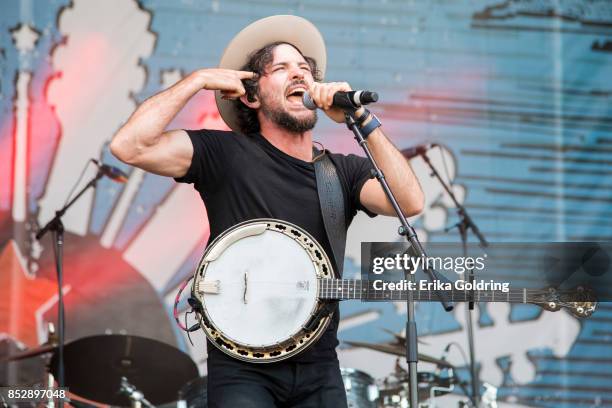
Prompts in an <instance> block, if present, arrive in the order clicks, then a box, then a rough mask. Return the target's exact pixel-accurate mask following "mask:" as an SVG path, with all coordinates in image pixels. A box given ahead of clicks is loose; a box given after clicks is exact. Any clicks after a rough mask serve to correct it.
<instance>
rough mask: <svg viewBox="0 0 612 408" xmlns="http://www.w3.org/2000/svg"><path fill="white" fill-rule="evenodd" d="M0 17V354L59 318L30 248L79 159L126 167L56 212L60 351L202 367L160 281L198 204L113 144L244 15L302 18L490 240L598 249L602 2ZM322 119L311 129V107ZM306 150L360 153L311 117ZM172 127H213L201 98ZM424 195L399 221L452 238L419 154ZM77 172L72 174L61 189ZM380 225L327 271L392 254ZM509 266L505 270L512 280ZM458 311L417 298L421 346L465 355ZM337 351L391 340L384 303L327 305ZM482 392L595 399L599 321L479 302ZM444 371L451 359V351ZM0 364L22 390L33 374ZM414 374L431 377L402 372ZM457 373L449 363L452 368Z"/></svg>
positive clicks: (42, 333) (380, 369) (23, 12)
mask: <svg viewBox="0 0 612 408" xmlns="http://www.w3.org/2000/svg"><path fill="white" fill-rule="evenodd" d="M0 7H1V8H2V9H1V11H0V282H1V284H0V333H2V336H3V338H4V340H3V341H4V347H3V350H4V351H6V350H7V349H12V348H14V346H18V347H34V346H36V345H38V344H39V343H41V342H42V341H44V340H45V338H46V330H47V328H46V327H47V326H46V322H49V321H55V319H56V301H57V297H56V292H57V289H56V286H55V270H54V264H53V250H52V245H51V240H50V237H46V238H45V239H44V240H43V241H42V242H41V243H38V242H36V241H35V240H34V239H33V232H34V231H35V229H36V225H42V224H44V223H46V222H47V221H48V220H49V219H50V218H51V217H52V216H53V214H54V211H55V210H56V209H58V208H60V207H61V206H62V205H63V204H64V203H65V201H66V200H67V198H68V197H69V195H70V193H71V191H74V190H73V189H74V188H75V186H76V184H77V182H78V181H79V180H80V184H79V185H78V186H76V188H77V189H78V188H80V187H81V186H82V185H83V184H84V183H85V182H86V181H87V180H88V179H89V178H91V177H92V175H93V174H94V172H95V169H94V167H93V166H92V165H89V166H87V163H88V160H89V159H91V158H96V159H98V160H102V161H104V162H106V163H109V164H111V165H115V166H118V167H120V168H121V169H123V170H124V171H126V172H127V173H128V174H129V181H128V182H127V183H126V184H116V183H113V182H112V181H109V180H107V179H104V180H101V181H100V182H99V184H98V186H97V188H96V189H95V191H89V192H88V193H86V194H85V195H84V196H83V197H82V199H81V200H80V201H79V202H78V203H77V204H76V205H75V206H74V207H73V208H71V209H70V211H69V212H68V213H67V214H66V216H65V217H64V221H65V225H66V230H67V234H66V251H65V252H66V253H65V282H64V293H65V300H66V307H67V312H66V315H67V325H66V328H67V337H68V340H75V339H78V338H82V337H85V336H89V335H95V334H102V333H127V334H134V335H140V336H145V337H150V338H155V339H158V340H161V341H164V342H166V343H168V344H171V345H174V346H176V347H178V348H180V349H182V350H184V351H186V352H188V353H190V354H191V356H192V357H193V359H194V360H195V361H196V362H197V363H198V364H199V365H200V367H201V369H202V373H204V372H205V364H204V363H205V360H206V352H205V350H204V339H203V335H202V334H200V333H194V334H193V336H192V337H193V340H194V346H191V345H190V344H189V343H188V342H187V341H186V338H185V337H184V336H183V335H182V333H180V332H179V331H178V330H177V328H176V326H175V324H174V322H173V319H172V317H171V307H172V303H173V298H174V296H175V294H176V291H177V287H178V285H179V284H180V283H181V282H182V281H183V280H185V279H186V278H187V277H188V276H189V275H190V274H191V273H192V270H193V268H194V266H195V264H196V262H197V260H198V258H199V257H200V255H201V253H202V251H203V249H204V247H205V244H206V241H207V238H208V233H209V231H208V224H207V218H206V211H205V207H204V205H203V204H202V203H201V201H200V198H199V196H198V195H197V193H196V192H195V191H194V190H193V188H192V187H191V186H189V185H177V184H175V183H174V182H173V181H172V180H171V179H167V178H163V177H159V176H155V175H152V174H147V173H145V172H143V171H141V170H138V169H134V168H130V167H129V166H126V165H124V164H122V163H120V162H118V161H117V160H115V159H114V158H113V157H112V156H111V154H110V153H109V150H108V143H109V141H110V139H111V137H112V135H113V133H114V132H115V131H116V130H117V129H118V128H119V126H121V124H122V123H123V122H124V121H125V120H126V119H127V118H128V117H129V115H130V113H131V112H132V111H133V110H134V109H135V108H136V106H137V105H138V104H139V103H140V102H142V101H143V100H144V99H146V98H147V97H149V96H150V95H152V94H154V93H156V92H158V91H160V90H161V89H164V88H166V87H168V86H170V85H172V84H173V83H175V82H176V81H178V80H179V79H180V78H181V77H183V76H185V75H186V74H188V73H189V72H191V71H193V70H195V69H198V68H201V67H214V66H216V64H217V62H218V59H219V57H220V55H221V53H222V51H223V49H224V47H225V45H226V43H227V42H228V41H229V40H230V39H231V38H232V36H233V35H234V34H235V33H236V32H238V31H239V30H240V29H241V28H242V27H244V26H245V25H247V24H248V23H250V22H251V21H254V20H256V19H258V18H261V17H265V16H268V15H273V14H295V15H299V16H303V17H306V18H308V19H310V20H311V21H313V22H314V23H315V24H316V25H317V27H318V28H319V29H320V30H321V32H322V33H323V35H324V37H325V39H326V42H327V46H328V56H329V61H328V67H329V71H328V75H327V78H326V79H327V80H329V81H348V82H349V83H350V84H351V85H352V86H353V87H354V88H362V89H371V90H376V91H378V92H379V94H380V102H379V103H378V104H376V105H375V106H374V107H373V108H372V110H373V111H374V112H375V113H376V114H377V115H378V116H379V117H380V118H381V120H382V121H383V123H384V129H385V131H386V133H387V134H388V135H389V136H390V137H391V139H392V140H393V141H394V143H395V144H396V145H397V146H398V147H400V148H406V147H409V146H412V145H415V144H417V143H432V142H436V143H439V144H440V145H441V148H440V149H434V150H431V151H430V153H429V154H430V157H431V159H432V161H433V162H434V164H435V165H436V166H437V167H438V168H439V169H441V171H442V173H443V175H444V177H445V178H446V179H447V180H449V181H450V182H452V184H453V189H454V191H455V192H456V193H457V194H458V196H459V198H460V200H461V201H462V202H463V203H464V204H465V205H466V206H467V208H468V209H469V211H470V212H471V214H472V216H473V218H474V219H475V221H476V222H477V223H478V225H479V226H480V227H481V229H482V231H483V233H484V234H485V235H486V237H487V238H488V239H489V240H490V241H518V242H530V241H584V240H610V239H611V238H612V222H611V220H612V210H611V203H612V193H611V191H612V180H611V177H610V176H611V175H612V170H611V168H612V167H611V166H610V165H611V164H612V135H611V131H612V108H611V106H612V105H611V104H610V98H611V92H612V88H611V85H610V78H612V3H610V2H609V1H607V0H589V1H579V0H566V1H555V0H523V1H520V0H472V1H468V0H458V1H451V2H449V1H443V0H435V1H388V0H376V1H350V0H349V1H343V2H327V1H313V2H306V1H303V2H302V1H291V2H285V1H276V0H270V1H265V2H263V1H262V2H257V1H246V0H232V1H220V0H213V1H208V0H206V1H204V0H202V1H199V0H183V1H173V0H165V1H163V0H143V1H134V0H105V1H96V0H73V1H68V0H48V1H45V2H42V1H33V0H22V1H17V0H8V1H3V2H2V4H1V6H0ZM322 116H323V115H322ZM320 122H321V123H320V124H319V126H318V127H317V130H316V132H315V138H316V139H317V140H319V141H320V142H321V143H323V144H324V145H325V147H326V148H328V149H331V150H333V151H338V152H344V153H359V148H358V146H357V145H356V144H355V142H354V141H353V139H352V138H351V137H350V135H349V133H348V132H347V130H346V128H345V127H344V126H340V125H336V124H332V123H331V122H330V121H329V120H327V119H326V118H322V119H321V121H320ZM171 127H173V128H218V129H225V125H224V123H223V122H222V121H221V120H220V118H219V115H218V112H217V110H216V107H215V104H214V100H213V95H212V93H210V92H200V93H199V94H198V95H197V96H196V97H194V98H193V99H192V100H191V101H190V102H189V104H188V105H187V106H186V107H185V109H183V111H182V112H181V113H180V114H179V115H178V117H177V118H176V119H175V120H174V122H173V123H172V125H171ZM412 165H413V168H414V169H415V171H416V172H417V174H418V176H419V178H420V180H421V183H422V185H423V187H424V189H425V191H426V194H427V202H426V208H425V211H424V212H423V214H422V215H420V216H418V217H416V218H415V219H414V221H415V222H416V224H417V226H418V227H419V231H420V232H421V236H422V239H423V240H428V241H452V242H457V241H458V236H457V231H456V230H452V231H449V232H445V227H448V226H451V225H453V224H454V223H456V222H457V215H456V213H455V211H454V210H453V206H452V205H451V203H450V200H449V198H448V197H447V196H446V195H445V194H444V193H443V191H442V189H441V187H440V185H438V183H437V182H436V181H435V180H434V179H432V178H431V177H430V175H429V171H428V170H427V169H426V167H425V165H424V163H423V162H422V160H421V159H420V158H417V159H413V160H412ZM80 176H82V177H81V178H79V177H80ZM397 225H398V223H397V221H396V220H394V219H393V218H386V217H377V218H374V219H372V220H370V219H368V218H367V217H365V216H359V217H357V218H356V219H355V221H354V222H353V225H352V227H351V230H350V238H349V243H348V248H347V254H346V255H347V256H346V276H347V277H352V276H354V275H357V273H358V268H359V242H360V241H363V240H365V241H377V240H395V239H396V238H397V237H396V235H395V231H396V228H397ZM517 274H520V268H517ZM463 310H464V309H463V308H462V307H457V308H456V310H455V311H454V312H453V313H450V314H447V313H444V312H443V311H442V309H441V308H440V306H439V305H436V304H419V305H418V310H417V317H418V328H419V333H420V335H421V338H422V339H423V340H424V341H425V342H426V343H425V344H423V345H422V346H421V348H420V351H421V352H424V353H429V354H432V355H434V356H440V355H441V354H442V352H443V349H444V347H446V345H447V344H449V343H450V342H457V343H459V344H460V345H462V347H463V348H464V349H466V341H465V339H466V332H465V330H464V324H465V318H464V311H463ZM341 312H342V324H341V328H340V333H339V335H340V339H341V340H360V341H370V342H385V341H391V340H392V336H391V335H390V334H389V333H388V332H386V331H384V330H383V329H388V330H391V331H394V332H399V331H401V330H402V329H403V327H404V325H403V322H404V318H405V311H404V306H403V305H402V304H394V303H374V304H367V303H360V302H352V303H351V302H346V303H345V304H343V305H342V308H341ZM474 317H475V320H476V328H475V336H476V354H477V359H478V364H479V369H480V376H481V378H482V380H484V381H486V382H488V383H490V384H493V385H495V386H498V387H500V388H499V398H500V399H502V400H504V401H506V402H507V403H512V404H514V403H516V404H520V405H524V406H546V407H577V406H585V407H586V406H611V405H612V341H611V338H612V329H611V327H612V326H611V322H612V307H610V306H608V305H606V304H602V305H600V307H599V309H598V311H597V312H596V314H595V315H594V316H593V317H592V318H590V319H588V320H585V321H578V320H576V319H575V318H573V317H571V316H570V315H569V314H568V313H566V312H563V311H561V312H557V313H548V312H542V311H541V310H540V309H539V308H537V307H534V306H521V307H518V306H516V307H510V306H509V305H506V304H496V305H495V306H493V305H491V304H489V305H484V304H483V305H480V307H479V308H477V310H476V311H475V313H474ZM340 359H341V363H342V365H344V366H347V367H354V368H358V369H361V370H363V371H366V372H369V373H370V374H372V375H374V376H375V377H379V378H380V377H382V376H384V375H386V374H388V373H389V372H390V371H392V369H393V366H394V363H395V359H394V358H393V357H391V356H386V355H381V354H377V353H375V352H369V351H366V350H364V349H353V348H349V347H346V346H345V345H343V346H342V348H341V349H340ZM448 359H449V360H450V361H452V362H453V363H456V364H457V365H459V366H463V365H464V360H463V358H462V357H461V353H460V352H459V351H458V349H456V348H451V351H450V353H449V355H448ZM8 368H9V369H8V370H6V367H3V371H4V377H3V380H2V381H3V382H16V381H17V382H19V381H21V382H22V383H23V382H28V381H33V377H36V375H38V374H36V373H37V370H39V369H42V368H41V367H39V365H37V363H36V362H26V363H22V364H21V365H11V366H9V367H8ZM420 369H421V370H428V369H429V370H432V367H428V366H427V365H420ZM462 375H463V376H465V370H462Z"/></svg>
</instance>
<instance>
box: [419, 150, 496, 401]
mask: <svg viewBox="0 0 612 408" xmlns="http://www.w3.org/2000/svg"><path fill="white" fill-rule="evenodd" d="M421 157H422V158H423V160H424V161H425V163H426V164H427V166H429V168H430V169H431V175H432V176H433V177H435V178H436V179H437V180H438V182H439V183H440V185H441V186H442V187H443V188H444V190H445V191H446V193H447V194H448V195H449V197H450V198H451V200H453V203H454V204H455V208H456V209H457V215H458V216H459V222H458V223H457V224H455V225H453V226H452V227H450V228H447V229H446V231H447V232H448V231H449V230H451V229H452V228H455V227H457V229H458V230H459V235H460V237H461V245H462V248H463V256H464V257H467V252H468V250H467V233H468V230H470V229H471V230H472V232H473V233H474V235H475V236H476V238H478V241H479V242H480V247H481V248H486V247H487V246H488V245H489V243H488V242H487V240H486V239H485V237H484V235H482V233H481V232H480V230H479V229H478V227H477V226H476V224H475V223H474V221H472V218H471V217H470V215H469V214H468V212H467V210H466V209H465V207H464V206H463V205H461V204H460V203H459V201H458V200H457V197H456V196H455V194H454V193H453V191H452V190H451V189H450V187H449V186H448V185H447V184H446V183H445V182H444V180H443V179H442V177H441V176H440V173H438V171H437V170H436V168H435V167H434V165H433V164H432V163H431V161H430V160H429V157H428V156H427V153H425V152H423V153H421ZM467 273H468V280H469V281H470V282H474V270H473V269H471V270H469V271H468V272H467ZM473 310H474V301H473V300H470V302H469V306H468V307H467V308H466V309H465V313H466V314H465V316H466V321H465V324H466V326H467V335H468V347H469V351H470V377H471V385H472V395H471V397H470V400H471V402H472V405H473V406H474V407H477V406H478V404H479V402H480V379H479V378H478V371H477V370H476V353H475V347H474V326H473V322H472V311H473Z"/></svg>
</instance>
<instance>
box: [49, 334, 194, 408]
mask: <svg viewBox="0 0 612 408" xmlns="http://www.w3.org/2000/svg"><path fill="white" fill-rule="evenodd" d="M57 365H58V358H57V353H55V354H54V355H53V358H52V359H51V372H52V373H53V375H55V376H56V377H57ZM64 367H65V383H66V386H67V387H68V388H70V392H72V393H74V394H76V395H79V396H81V397H84V398H87V399H89V400H92V401H97V402H101V403H104V404H108V405H115V406H117V405H118V406H130V400H129V399H128V398H127V397H126V396H124V395H122V394H119V389H120V384H121V377H126V378H127V379H128V381H129V382H130V383H131V384H132V385H133V386H134V387H136V388H137V389H138V390H139V391H141V392H142V393H143V394H144V397H145V398H146V399H147V400H148V401H149V402H151V403H152V404H153V405H160V404H164V403H167V402H170V401H175V400H176V397H177V393H178V390H179V389H180V388H181V387H182V386H183V384H185V383H186V382H187V381H189V380H191V379H192V378H194V377H197V376H198V375H199V374H198V369H197V367H196V365H195V363H194V362H193V360H192V359H191V357H189V356H188V355H187V354H185V353H183V352H182V351H180V350H178V349H176V348H175V347H172V346H170V345H168V344H166V343H162V342H159V341H157V340H152V339H148V338H145V337H138V336H127V335H119V334H110V335H100V336H91V337H85V338H82V339H78V340H75V341H73V342H71V343H69V344H66V346H65V348H64Z"/></svg>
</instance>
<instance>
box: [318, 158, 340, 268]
mask: <svg viewBox="0 0 612 408" xmlns="http://www.w3.org/2000/svg"><path fill="white" fill-rule="evenodd" d="M313 157H314V160H313V164H314V168H315V176H316V179H317V193H318V194H319V203H320V205H321V214H322V215H323V224H324V226H325V232H326V233H327V240H328V241H329V245H330V247H331V249H332V252H333V254H332V255H333V257H334V261H335V264H336V268H337V272H338V275H339V276H338V277H342V269H343V267H344V250H345V247H346V209H345V208H344V194H343V193H342V185H341V184H340V178H339V177H338V171H337V170H336V166H334V163H332V161H331V159H330V158H329V153H328V152H327V150H323V151H322V152H321V151H320V150H318V149H316V148H313Z"/></svg>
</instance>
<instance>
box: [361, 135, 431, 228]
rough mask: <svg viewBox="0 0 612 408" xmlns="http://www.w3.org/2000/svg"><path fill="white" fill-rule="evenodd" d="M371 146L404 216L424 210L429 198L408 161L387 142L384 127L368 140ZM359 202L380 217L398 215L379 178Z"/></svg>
mask: <svg viewBox="0 0 612 408" xmlns="http://www.w3.org/2000/svg"><path fill="white" fill-rule="evenodd" d="M368 146H369V147H370V151H371V152H372V156H374V159H375V160H376V163H377V164H378V167H380V169H381V170H382V172H383V173H384V175H385V179H386V180H387V183H388V184H389V187H391V191H392V192H393V194H394V195H395V198H396V199H397V202H398V204H399V206H400V208H401V209H402V212H403V213H404V215H405V216H407V217H410V216H413V215H416V214H419V213H420V212H421V211H423V206H424V202H425V196H424V194H423V190H422V189H421V186H420V184H419V181H418V180H417V178H416V176H415V174H414V172H413V171H412V168H411V167H410V164H409V163H408V160H406V158H405V157H404V156H403V155H402V153H400V151H399V150H397V148H396V147H395V146H394V145H393V143H391V141H389V139H387V137H386V136H385V134H384V133H383V131H382V130H381V128H380V127H379V128H378V129H376V130H374V131H373V132H372V133H371V134H370V136H369V137H368ZM359 200H360V201H361V204H363V206H364V207H366V208H367V209H368V210H370V211H372V212H374V213H376V214H381V215H390V216H394V215H396V213H395V210H394V209H393V206H392V205H391V202H390V201H389V200H388V198H387V196H386V194H385V192H384V190H383V188H382V186H381V185H380V183H379V181H378V180H377V179H371V180H368V181H366V182H365V184H364V185H363V187H362V188H361V193H360V194H359Z"/></svg>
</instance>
